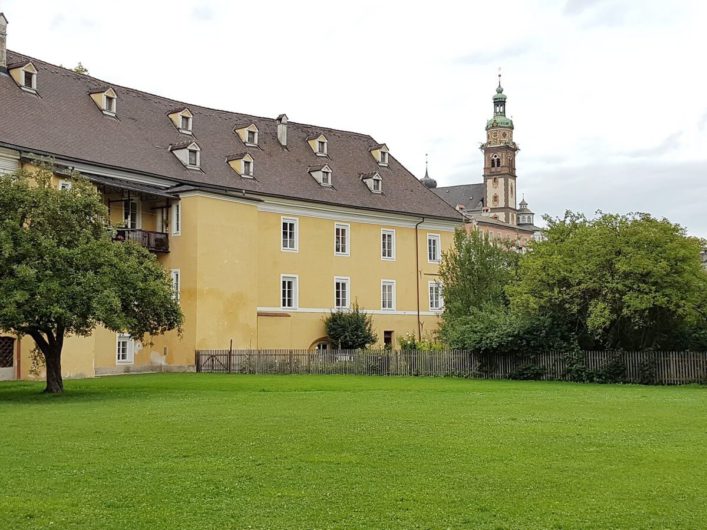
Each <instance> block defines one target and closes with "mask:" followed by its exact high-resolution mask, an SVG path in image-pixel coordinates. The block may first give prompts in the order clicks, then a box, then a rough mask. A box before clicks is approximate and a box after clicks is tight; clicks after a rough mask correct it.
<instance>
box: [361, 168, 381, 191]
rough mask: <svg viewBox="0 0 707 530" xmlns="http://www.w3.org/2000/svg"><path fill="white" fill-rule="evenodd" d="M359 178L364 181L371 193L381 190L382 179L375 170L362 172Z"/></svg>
mask: <svg viewBox="0 0 707 530" xmlns="http://www.w3.org/2000/svg"><path fill="white" fill-rule="evenodd" d="M361 180H362V181H363V182H365V183H366V186H368V189H369V190H371V191H372V192H373V193H382V192H383V179H382V178H381V176H380V175H379V174H378V172H377V171H376V172H375V173H364V174H362V175H361Z"/></svg>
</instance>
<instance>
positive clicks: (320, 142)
mask: <svg viewBox="0 0 707 530" xmlns="http://www.w3.org/2000/svg"><path fill="white" fill-rule="evenodd" d="M307 143H309V147H311V148H312V151H314V154H315V155H317V156H327V155H328V154H329V142H328V141H327V139H326V136H324V135H323V134H315V135H313V136H309V137H308V138H307Z"/></svg>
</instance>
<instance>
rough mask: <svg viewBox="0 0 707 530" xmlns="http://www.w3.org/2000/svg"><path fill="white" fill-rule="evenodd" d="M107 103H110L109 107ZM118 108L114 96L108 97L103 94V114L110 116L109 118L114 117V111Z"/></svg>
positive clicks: (116, 99)
mask: <svg viewBox="0 0 707 530" xmlns="http://www.w3.org/2000/svg"><path fill="white" fill-rule="evenodd" d="M108 101H110V102H111V104H110V105H108ZM117 108H118V98H117V97H114V96H109V95H108V94H105V93H104V94H103V112H104V113H106V114H108V115H110V116H115V114H116V109H117Z"/></svg>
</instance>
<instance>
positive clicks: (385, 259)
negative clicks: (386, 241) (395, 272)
mask: <svg viewBox="0 0 707 530" xmlns="http://www.w3.org/2000/svg"><path fill="white" fill-rule="evenodd" d="M381 260H383V261H395V258H394V257H393V258H385V257H383V256H381Z"/></svg>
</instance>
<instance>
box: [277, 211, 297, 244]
mask: <svg viewBox="0 0 707 530" xmlns="http://www.w3.org/2000/svg"><path fill="white" fill-rule="evenodd" d="M285 223H293V224H294V232H295V233H294V238H293V239H294V245H295V246H294V248H289V247H285V238H284V237H283V234H282V225H283V224H285ZM280 250H281V251H282V252H299V218H297V217H280Z"/></svg>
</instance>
